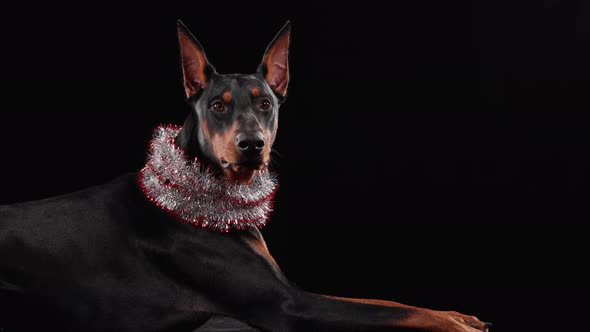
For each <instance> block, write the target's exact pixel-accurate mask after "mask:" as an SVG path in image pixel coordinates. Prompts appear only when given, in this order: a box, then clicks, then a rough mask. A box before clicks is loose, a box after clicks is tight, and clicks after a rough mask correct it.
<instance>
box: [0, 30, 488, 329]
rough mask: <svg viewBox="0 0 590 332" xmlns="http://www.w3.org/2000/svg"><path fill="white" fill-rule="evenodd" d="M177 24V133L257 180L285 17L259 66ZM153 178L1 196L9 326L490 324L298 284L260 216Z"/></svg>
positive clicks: (223, 167)
mask: <svg viewBox="0 0 590 332" xmlns="http://www.w3.org/2000/svg"><path fill="white" fill-rule="evenodd" d="M178 34H179V39H180V46H181V54H182V69H183V74H184V87H185V91H186V95H187V97H188V98H189V102H190V104H191V105H192V111H191V112H190V114H189V116H188V118H187V120H186V121H185V123H184V125H183V126H182V128H181V129H180V128H178V130H179V132H178V135H176V136H175V138H174V143H175V144H176V146H177V147H178V149H179V150H181V151H182V153H183V154H184V156H186V157H187V160H191V159H194V158H197V159H198V160H200V161H201V163H202V164H201V165H200V166H199V167H205V168H207V169H209V170H211V173H207V174H209V175H213V176H217V177H219V178H223V179H224V180H227V181H228V183H231V184H232V185H233V184H235V185H236V186H251V185H252V183H254V182H256V181H257V175H258V174H261V172H263V171H265V169H266V166H267V164H268V162H269V159H270V151H271V146H272V144H273V141H274V139H275V135H276V132H277V121H278V110H279V106H280V105H281V103H282V102H283V101H284V99H285V96H286V92H287V85H288V82H289V69H288V48H289V36H290V26H289V24H287V25H286V26H285V27H284V28H283V29H282V30H281V31H280V32H279V34H278V35H277V36H276V37H275V39H274V40H273V41H272V43H271V44H270V46H269V47H268V49H267V50H266V53H265V54H264V58H263V61H262V63H261V64H260V67H259V69H258V71H257V73H255V74H252V75H242V74H231V75H221V74H218V73H217V72H216V71H215V69H214V68H213V67H212V66H211V64H210V63H209V62H208V60H207V58H206V56H205V53H204V52H203V49H202V48H201V46H200V45H199V43H198V42H197V40H196V39H195V38H194V37H193V36H192V35H191V34H190V33H189V32H188V30H187V29H186V28H185V27H184V26H183V25H182V24H181V23H180V22H179V29H178ZM173 150H174V149H173ZM166 160H167V159H166V158H164V159H162V160H159V161H158V162H159V163H160V164H159V165H162V164H165V163H166ZM180 167H181V168H182V167H183V166H182V165H181V166H180ZM156 168H157V167H156ZM163 168H166V167H165V166H164V167H163ZM169 171H170V172H171V174H176V173H175V172H176V170H174V169H172V170H169ZM140 182H141V181H140ZM165 184H166V185H169V183H168V180H166V181H165ZM145 185H146V184H145V183H143V185H139V184H138V175H137V174H128V175H125V176H122V177H120V178H118V179H116V180H114V181H112V182H110V183H108V184H105V185H102V186H97V187H93V188H90V189H86V190H83V191H79V192H75V193H71V194H67V195H63V196H59V197H54V198H48V199H44V200H40V201H34V202H27V203H21V204H15V205H11V206H2V207H0V331H31V330H34V331H39V330H41V329H44V330H47V329H50V330H56V331H142V332H145V331H192V330H194V329H195V328H198V327H199V326H201V325H202V324H203V323H204V322H206V321H207V320H208V319H210V318H211V317H212V316H216V315H223V316H231V317H234V318H236V319H237V320H240V321H243V322H246V323H247V324H249V325H251V326H252V327H255V328H256V329H259V330H262V331H399V330H411V331H441V332H442V331H444V332H460V331H461V332H469V331H481V330H485V329H487V327H486V326H484V323H482V322H481V321H480V320H478V319H477V318H475V317H473V316H467V315H463V314H459V313H457V312H447V311H445V312H442V311H434V310H430V309H424V308H417V307H412V306H407V305H403V304H399V303H395V302H390V301H382V300H363V299H350V298H340V297H333V296H326V295H320V294H314V293H310V292H306V291H303V290H301V289H298V288H296V287H295V286H293V285H292V284H291V283H290V282H289V281H288V280H287V278H286V277H285V276H284V275H283V274H282V273H281V270H280V269H279V267H278V266H277V264H276V262H275V261H274V260H273V258H272V256H271V255H270V253H269V252H268V250H267V247H266V245H265V243H264V240H263V239H262V236H261V234H260V232H259V231H258V229H257V228H256V227H249V226H248V224H245V226H244V225H241V227H234V228H237V229H234V228H232V227H233V226H236V225H233V224H232V225H230V226H231V227H230V226H228V227H229V228H221V229H208V227H204V226H206V225H207V222H208V221H207V219H206V218H204V219H202V220H200V221H199V222H198V223H196V224H199V225H200V226H203V227H195V226H194V225H192V224H191V223H183V222H179V221H178V218H177V217H179V215H174V213H170V212H171V209H172V208H168V209H166V208H162V207H165V204H166V201H165V199H162V200H158V199H159V198H155V199H154V197H151V198H152V200H150V199H148V198H146V188H145ZM142 189H143V190H142ZM148 196H149V195H148ZM167 197H168V196H167ZM168 198H170V197H168ZM154 203H156V204H154ZM168 203H170V202H168ZM172 203H174V202H172ZM172 203H170V204H172ZM185 203H187V204H189V203H191V202H188V201H187V202H185ZM191 204H192V203H191ZM172 212H173V211H172ZM226 212H227V211H226ZM224 213H225V212H224ZM180 217H182V216H180ZM237 226H240V225H239V224H237ZM257 226H260V225H259V224H257ZM219 230H222V232H219ZM229 230H231V231H230V232H226V231H229Z"/></svg>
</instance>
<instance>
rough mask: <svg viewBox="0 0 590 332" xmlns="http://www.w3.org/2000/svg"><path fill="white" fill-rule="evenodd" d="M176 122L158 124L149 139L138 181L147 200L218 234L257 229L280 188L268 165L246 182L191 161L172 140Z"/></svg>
mask: <svg viewBox="0 0 590 332" xmlns="http://www.w3.org/2000/svg"><path fill="white" fill-rule="evenodd" d="M180 129H181V128H180V127H178V126H171V125H169V126H159V127H157V128H156V129H155V131H154V137H153V139H152V140H151V142H150V147H149V153H148V157H147V162H146V165H145V167H144V168H143V169H142V170H141V171H140V172H139V177H138V180H139V184H140V186H141V188H142V189H143V192H144V193H145V195H146V196H147V198H148V199H149V200H150V201H152V202H153V203H155V204H156V205H157V206H159V207H160V208H162V209H164V210H165V211H168V212H169V213H170V214H172V215H174V216H176V217H177V218H178V219H180V220H182V221H184V222H188V223H191V224H193V225H195V226H200V227H203V228H209V229H212V230H215V231H219V232H229V231H231V230H235V229H246V228H261V227H263V226H264V225H265V224H266V220H267V218H268V215H269V214H270V212H271V211H272V206H273V198H274V194H275V191H276V189H277V187H278V184H277V181H276V178H275V176H274V175H273V174H271V173H270V172H269V171H268V170H267V169H264V170H262V171H257V174H256V175H255V177H254V179H253V180H252V182H251V183H250V184H248V185H244V184H234V183H230V182H229V181H228V180H227V179H226V178H225V177H224V176H220V175H218V174H215V173H214V172H213V171H211V170H210V169H208V168H206V167H204V166H203V165H202V164H201V162H200V161H199V160H197V159H196V158H195V159H194V160H189V159H188V158H187V157H186V155H185V154H184V151H183V150H182V149H181V148H180V147H178V146H177V145H176V143H175V138H176V136H177V135H178V133H179V132H180Z"/></svg>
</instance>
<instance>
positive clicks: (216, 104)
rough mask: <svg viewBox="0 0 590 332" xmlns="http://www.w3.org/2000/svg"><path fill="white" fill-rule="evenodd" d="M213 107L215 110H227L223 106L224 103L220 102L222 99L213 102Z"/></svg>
mask: <svg viewBox="0 0 590 332" xmlns="http://www.w3.org/2000/svg"><path fill="white" fill-rule="evenodd" d="M211 108H212V109H213V110H214V111H215V112H223V111H225V106H223V103H222V102H220V101H216V102H214V103H213V104H211Z"/></svg>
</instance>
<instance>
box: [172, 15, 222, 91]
mask: <svg viewBox="0 0 590 332" xmlns="http://www.w3.org/2000/svg"><path fill="white" fill-rule="evenodd" d="M178 41H179V42H180V56H181V61H182V75H183V80H184V92H185V93H186V97H187V98H191V97H193V96H195V95H196V94H198V93H199V92H201V91H202V90H203V89H205V87H206V86H207V83H208V82H209V79H210V77H211V74H212V73H214V72H215V68H213V66H212V65H211V64H210V63H209V61H207V57H206V56H205V51H203V47H202V46H201V44H199V42H198V41H197V39H196V38H195V37H194V36H193V35H192V34H191V33H190V31H188V29H187V28H186V26H185V25H184V24H183V23H182V21H180V20H178Z"/></svg>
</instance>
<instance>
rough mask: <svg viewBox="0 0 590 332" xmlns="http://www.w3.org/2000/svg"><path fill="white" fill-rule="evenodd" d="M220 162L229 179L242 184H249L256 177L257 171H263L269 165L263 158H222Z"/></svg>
mask: <svg viewBox="0 0 590 332" xmlns="http://www.w3.org/2000/svg"><path fill="white" fill-rule="evenodd" d="M219 163H220V164H221V167H222V168H223V173H224V174H225V176H226V177H227V178H228V180H230V181H231V182H234V183H240V184H249V183H250V182H251V181H252V179H253V178H254V175H255V174H256V171H261V170H264V169H265V168H266V167H268V162H264V161H263V160H262V159H248V160H243V161H240V162H229V161H227V160H225V159H223V158H222V159H220V161H219Z"/></svg>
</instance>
